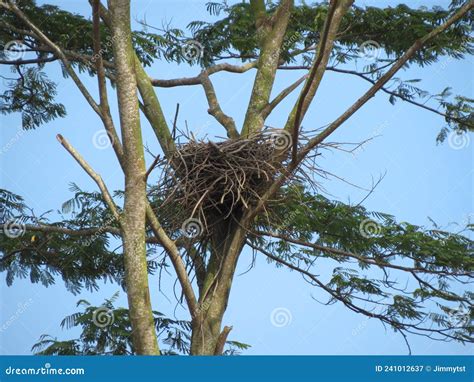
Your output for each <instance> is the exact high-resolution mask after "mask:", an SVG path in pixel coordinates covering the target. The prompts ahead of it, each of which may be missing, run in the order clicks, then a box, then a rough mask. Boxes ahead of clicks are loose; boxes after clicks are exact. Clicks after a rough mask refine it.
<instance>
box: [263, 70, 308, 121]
mask: <svg viewBox="0 0 474 382" xmlns="http://www.w3.org/2000/svg"><path fill="white" fill-rule="evenodd" d="M306 77H308V74H305V75H304V76H303V77H301V78H300V79H298V80H296V81H295V82H294V83H292V84H291V85H290V86H288V87H287V88H285V89H283V90H282V91H281V92H280V93H279V94H278V95H277V96H276V97H275V98H274V99H273V100H272V101H271V102H270V103H269V104H268V105H267V106H265V108H264V109H263V111H262V115H263V118H264V119H266V118H267V117H268V116H269V115H270V113H271V112H272V111H273V109H275V107H277V106H278V105H279V104H280V102H282V101H283V100H284V99H285V98H286V97H288V96H289V95H290V94H291V93H292V92H293V90H295V89H296V88H297V87H298V86H300V85H301V84H302V83H303V81H304V80H305V79H306Z"/></svg>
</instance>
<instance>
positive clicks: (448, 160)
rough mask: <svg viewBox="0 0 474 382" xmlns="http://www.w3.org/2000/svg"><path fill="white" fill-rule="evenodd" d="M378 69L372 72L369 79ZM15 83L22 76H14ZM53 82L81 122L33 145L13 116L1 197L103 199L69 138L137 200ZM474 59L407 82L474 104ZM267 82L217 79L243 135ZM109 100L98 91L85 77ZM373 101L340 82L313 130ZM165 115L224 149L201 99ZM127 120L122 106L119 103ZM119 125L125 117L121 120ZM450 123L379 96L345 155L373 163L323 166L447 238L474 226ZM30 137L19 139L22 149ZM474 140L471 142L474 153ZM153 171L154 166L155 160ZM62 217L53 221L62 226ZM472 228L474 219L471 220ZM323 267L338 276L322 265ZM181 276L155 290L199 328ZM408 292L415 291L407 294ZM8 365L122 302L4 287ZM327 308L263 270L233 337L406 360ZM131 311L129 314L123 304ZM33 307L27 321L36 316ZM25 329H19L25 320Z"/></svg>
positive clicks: (184, 9) (424, 348) (167, 10)
mask: <svg viewBox="0 0 474 382" xmlns="http://www.w3.org/2000/svg"><path fill="white" fill-rule="evenodd" d="M48 3H52V4H55V5H59V6H61V7H62V8H64V9H67V10H69V11H76V12H78V13H81V14H84V15H87V16H89V15H90V9H89V6H88V4H87V2H84V1H77V0H76V1H73V0H69V1H64V0H63V1H48ZM398 3H399V2H398V1H375V0H374V1H356V4H357V5H380V6H382V5H386V4H390V5H396V4H398ZM408 3H409V5H410V6H412V7H416V6H421V5H426V6H432V5H441V6H445V7H446V6H447V5H448V4H449V2H448V1H442V0H439V1H428V0H426V1H410V2H408ZM204 4H205V1H197V0H192V1H170V0H168V1H167V0H163V1H151V0H147V1H144V0H141V1H133V10H132V12H133V16H134V18H135V19H143V18H144V17H145V16H146V20H147V22H148V23H149V24H151V25H156V26H160V25H161V23H162V22H164V21H168V22H172V24H173V25H175V26H177V27H181V28H184V27H185V26H186V25H187V23H189V22H190V21H193V20H209V19H211V18H210V17H209V15H208V14H207V12H206V10H205V5H204ZM362 64H365V63H364V62H360V65H362ZM0 70H1V71H2V73H1V74H2V75H5V74H8V72H7V69H6V68H5V67H4V66H1V67H0ZM148 70H149V73H150V75H151V76H152V77H157V78H175V77H182V76H189V75H195V74H197V73H198V70H199V68H197V67H192V68H189V67H187V66H185V65H180V66H177V65H175V64H166V63H161V62H157V63H155V64H154V65H153V67H152V68H151V69H150V68H149V69H148ZM47 72H48V74H49V75H50V77H51V78H54V79H56V80H57V81H58V82H59V86H58V90H59V98H60V99H61V102H62V103H64V105H65V106H66V108H67V112H68V115H67V117H66V118H64V119H57V120H55V121H53V122H51V123H49V124H47V125H44V126H41V127H40V128H38V129H37V130H34V131H28V132H26V133H24V134H21V133H19V129H20V117H19V115H14V116H7V117H5V116H2V117H0V118H1V120H0V122H1V130H0V137H1V145H0V147H3V146H4V145H5V144H6V143H7V142H11V141H12V140H14V144H13V145H12V146H11V147H10V148H9V150H8V151H7V152H6V153H4V154H3V155H1V156H0V161H1V167H0V182H1V186H0V187H1V188H6V189H8V190H10V191H12V192H15V193H17V194H20V195H22V196H23V197H24V198H25V199H26V202H27V204H28V205H30V206H32V207H33V208H34V211H35V213H37V214H40V213H42V212H44V211H47V210H50V209H54V210H57V209H59V208H60V206H61V204H62V202H63V201H65V200H67V199H69V198H70V197H71V196H72V194H71V193H70V192H69V191H68V184H69V183H70V182H72V181H74V182H75V183H77V184H78V185H79V186H80V187H81V188H83V189H86V190H90V191H92V190H96V187H95V184H94V183H93V182H92V181H91V180H90V179H89V178H88V176H87V175H86V174H85V173H84V172H83V171H82V170H81V169H80V168H79V167H78V165H77V164H76V163H75V162H74V161H73V160H72V158H71V157H70V156H69V155H68V154H67V153H66V152H65V151H64V149H63V148H62V147H61V146H60V145H59V144H58V142H57V141H56V139H55V135H56V134H57V133H61V134H63V135H64V136H65V137H66V138H67V139H68V140H70V142H71V143H72V144H73V145H74V146H75V147H76V148H77V149H78V151H79V152H81V153H82V155H83V156H84V158H86V159H87V160H88V161H89V163H90V164H91V165H92V166H93V167H94V168H95V169H96V170H97V171H98V172H99V173H101V174H102V176H103V178H104V181H105V182H106V184H107V186H108V187H109V189H111V190H113V189H120V188H122V187H123V176H122V174H121V170H120V169H119V167H118V165H117V162H116V159H115V157H114V154H113V152H112V149H111V148H108V149H104V150H99V149H97V148H96V147H94V145H93V137H94V134H95V133H96V132H97V131H99V130H101V129H102V127H101V123H100V121H99V119H98V118H97V117H96V115H95V114H94V113H93V112H92V110H91V109H90V108H89V106H88V105H87V104H86V102H85V101H84V100H83V99H82V98H81V95H80V94H79V92H78V91H77V89H76V88H75V87H74V85H73V83H72V81H71V80H68V79H63V78H62V77H61V76H60V69H59V64H57V63H54V64H51V65H48V69H47ZM473 73H474V72H473V59H472V57H468V58H466V59H464V60H462V61H455V60H449V59H447V58H443V59H442V60H441V61H440V62H438V63H436V64H434V65H432V66H429V67H427V68H423V69H420V68H417V67H412V68H410V69H409V70H406V71H405V72H403V73H402V74H399V75H400V77H403V78H405V79H408V78H422V79H423V82H422V83H421V86H422V87H424V88H425V89H427V90H429V91H432V92H438V91H441V90H442V89H444V88H445V87H447V86H450V87H452V88H453V91H454V93H457V94H463V95H466V96H470V97H471V98H473V97H474V88H473V86H474V77H473ZM253 76H254V72H248V73H246V74H243V75H236V74H216V75H214V76H213V77H212V80H213V82H214V86H215V88H216V92H217V95H218V97H219V99H220V102H221V106H222V108H223V110H224V111H225V112H226V113H228V114H230V115H231V116H232V117H234V119H235V120H236V123H237V125H240V124H241V123H242V121H243V117H244V110H245V107H246V105H247V102H248V97H249V94H250V90H251V85H252V78H253ZM299 76H301V73H296V72H295V73H292V72H284V73H279V74H278V78H277V81H276V86H275V91H276V92H277V91H279V90H281V89H282V88H284V87H285V86H287V85H288V84H290V83H291V82H292V81H293V80H295V79H296V78H298V77H299ZM84 81H85V82H86V84H87V85H88V86H89V87H90V89H92V92H93V94H96V81H95V80H94V79H89V78H86V77H84ZM366 89H367V84H366V83H365V82H363V81H362V80H359V79H355V78H348V77H347V76H344V75H340V74H335V73H327V74H326V75H325V77H324V80H323V83H322V87H321V89H320V91H319V93H318V95H317V97H316V99H315V102H314V103H313V105H312V107H311V109H310V112H309V113H308V115H307V117H306V119H305V121H304V126H305V127H307V126H314V127H319V126H322V125H325V124H327V123H328V122H330V121H332V120H333V119H335V118H336V117H337V116H338V115H339V114H340V113H341V112H343V111H344V110H345V109H346V108H347V107H348V106H349V105H350V104H351V103H352V102H353V101H354V100H356V99H357V98H358V96H359V95H361V94H362V92H363V91H364V90H366ZM157 94H158V96H159V98H160V100H161V103H162V106H163V109H164V112H165V115H166V116H167V118H168V120H172V118H173V116H174V111H175V107H176V103H177V102H179V103H180V106H181V109H180V118H179V126H181V127H184V122H185V120H186V121H187V122H188V125H189V126H190V128H191V129H194V130H195V131H196V130H197V131H199V134H198V136H203V135H204V134H208V135H209V136H211V137H212V136H215V135H218V136H223V135H224V132H223V131H222V129H220V128H219V126H218V125H217V123H216V122H215V121H214V120H213V119H212V117H210V116H208V114H207V112H206V111H207V104H206V101H205V98H204V95H203V91H202V89H201V87H198V86H194V87H185V88H174V89H157ZM293 102H294V97H293V98H291V97H290V98H289V100H287V102H285V103H284V104H282V106H281V107H280V108H278V110H276V111H275V112H274V113H273V114H272V115H271V117H270V118H269V121H268V124H269V125H271V126H274V127H282V125H283V123H284V122H285V121H286V118H285V116H286V115H287V113H288V111H289V109H290V106H291V105H292V104H293ZM111 104H112V106H113V112H114V113H115V112H116V101H115V99H113V98H112V99H111ZM114 115H115V116H116V115H117V114H116V113H115V114H114ZM143 125H144V140H145V142H146V144H147V145H148V146H149V147H150V148H151V150H152V151H154V152H158V151H159V149H158V145H157V142H156V140H155V138H154V136H153V133H152V131H151V129H150V128H149V126H148V125H147V124H146V122H144V123H143ZM442 126H443V119H442V117H440V116H436V115H434V114H431V113H429V112H427V111H423V110H419V109H417V108H416V107H414V106H411V105H408V104H403V103H401V102H398V103H397V104H396V105H395V106H392V105H391V104H390V103H389V102H388V99H387V97H386V95H378V96H376V97H375V98H373V99H372V100H371V101H370V102H369V104H367V105H366V106H364V107H363V108H362V110H360V111H359V112H358V113H357V115H356V116H354V117H352V118H351V119H350V120H349V121H348V122H346V123H345V124H344V125H343V126H342V127H341V128H340V129H339V130H338V132H337V133H336V134H334V136H333V137H331V139H330V140H331V141H339V142H360V141H363V140H365V139H367V138H370V137H373V136H374V135H377V136H378V137H377V138H375V139H374V140H372V141H371V142H370V143H368V144H367V145H366V146H365V147H364V149H363V150H360V151H358V152H357V153H355V154H347V153H340V152H334V153H328V154H326V155H325V157H324V158H321V160H320V165H321V166H322V167H323V168H325V169H326V170H328V171H330V172H331V173H333V174H335V175H337V177H339V178H342V179H345V180H346V181H348V182H350V183H354V184H357V185H358V186H361V187H365V188H369V187H370V186H371V183H372V179H373V178H378V176H379V175H381V174H384V173H386V176H385V178H384V180H383V181H382V183H381V184H380V185H379V186H378V187H377V189H376V190H375V192H374V193H373V194H372V195H371V196H370V197H369V198H368V199H367V200H366V201H365V202H364V205H365V206H366V207H367V208H368V209H371V210H377V211H384V212H388V213H391V214H393V215H395V216H396V217H397V219H399V220H400V221H409V222H411V223H415V224H420V225H430V222H429V220H428V217H430V218H432V219H434V220H435V221H436V222H437V223H438V224H440V225H443V226H445V227H447V226H448V225H449V224H450V223H452V222H463V221H464V222H466V219H467V218H468V217H469V215H470V216H471V217H472V216H474V205H473V199H472V195H473V180H474V178H473V159H474V151H473V147H474V143H473V142H470V143H469V144H468V145H466V147H464V148H462V149H460V150H455V149H453V148H452V147H450V145H449V144H448V143H447V142H446V143H445V144H443V145H436V142H435V138H436V135H437V134H438V132H439V131H440V129H441V127H442ZM15 137H17V138H15ZM472 139H474V137H471V140H472ZM148 160H149V158H148ZM322 182H323V185H324V187H325V188H326V190H327V192H328V194H329V196H330V197H332V198H334V199H338V200H341V201H344V202H348V201H351V202H358V201H359V200H361V199H362V198H363V197H364V196H365V192H363V191H361V190H359V189H357V188H355V187H353V186H350V185H348V184H347V183H345V182H342V181H340V180H338V179H336V178H334V179H329V180H324V181H323V180H322ZM54 216H55V214H54V213H53V214H52V215H51V217H54ZM471 220H472V218H471ZM250 263H251V254H250V253H249V252H245V253H244V254H243V255H242V257H241V259H240V262H239V266H238V271H237V273H236V274H238V275H239V274H241V273H243V272H245V271H246V270H247V268H248V266H249V264H250ZM321 266H322V267H324V266H325V264H321ZM173 281H174V275H168V276H165V280H164V288H163V290H164V291H165V292H167V295H165V294H163V293H161V292H160V291H159V290H158V280H157V277H151V279H150V285H151V289H152V302H153V307H154V309H156V310H159V311H161V312H164V313H166V314H168V315H170V316H172V315H174V314H176V316H177V317H180V318H187V316H186V314H185V310H184V309H183V308H182V307H180V306H178V307H176V302H175V300H174V297H173V294H172V293H170V290H171V289H170V287H171V286H172V283H173ZM400 281H401V282H403V280H400ZM0 282H1V284H0V296H1V299H0V327H1V326H2V325H3V324H4V323H6V322H9V324H8V328H7V329H6V330H2V331H0V354H31V351H30V349H31V346H32V345H33V344H34V343H35V342H36V341H37V340H38V338H39V336H40V335H41V334H44V333H48V334H51V335H53V336H57V337H58V338H60V339H68V338H73V337H74V336H75V335H77V332H74V331H62V330H61V329H60V328H59V323H60V321H61V319H62V318H63V317H64V316H66V315H68V314H71V313H73V312H75V311H76V306H75V305H76V302H77V301H78V300H79V299H80V298H85V299H87V300H89V301H90V302H91V303H93V304H95V305H100V304H101V303H102V302H103V300H104V298H107V297H110V296H111V295H112V294H113V293H114V292H115V291H117V290H119V289H120V288H119V287H118V286H117V285H111V284H105V285H103V287H101V289H100V291H99V292H97V293H89V292H85V291H84V292H83V293H81V295H80V296H74V295H72V294H70V293H69V292H67V291H66V290H65V288H64V284H63V283H62V281H61V280H58V281H57V284H56V285H55V286H53V287H49V288H45V287H43V286H42V285H39V284H31V283H30V282H29V280H28V279H26V280H15V282H14V284H13V286H12V287H10V288H8V287H7V286H6V284H5V281H4V275H2V276H1V280H0ZM323 298H324V295H323V294H322V293H321V292H319V291H316V290H314V288H312V287H310V286H309V285H308V284H306V283H305V281H304V280H303V279H302V278H301V277H300V276H298V275H297V274H296V273H295V272H289V271H286V270H284V269H282V268H278V269H276V268H275V267H274V266H273V265H269V264H267V262H266V260H265V259H263V258H262V257H258V256H257V260H256V263H255V266H254V268H253V269H252V270H251V271H250V272H248V273H245V274H243V275H240V276H237V277H236V278H235V281H234V285H233V288H232V292H231V296H230V302H229V308H228V310H227V313H226V315H225V318H224V324H225V325H232V326H233V328H234V329H233V331H232V332H231V335H230V339H233V340H238V341H241V342H245V343H248V344H250V345H252V347H251V348H250V349H249V350H247V351H246V352H245V354H406V353H407V350H406V347H405V345H404V342H403V339H402V338H401V336H400V335H396V334H394V333H393V331H391V330H390V329H385V328H384V327H383V326H382V325H381V324H380V323H379V322H376V321H373V320H368V319H367V318H365V317H363V316H359V315H357V314H355V313H352V312H350V311H348V310H347V309H346V308H344V307H343V306H342V305H341V304H335V305H331V306H324V305H321V304H319V303H318V302H317V301H315V299H323ZM120 304H121V305H122V306H126V298H125V294H124V293H123V291H121V294H120ZM22 307H23V308H22ZM275 309H280V310H282V311H284V312H285V314H286V315H287V318H289V319H288V322H287V325H285V326H283V327H278V326H275V325H273V324H272V321H271V315H272V312H274V311H275ZM12 317H13V320H12V319H11V318H12ZM410 343H411V345H412V350H413V353H414V354H468V353H472V349H469V348H468V347H466V346H462V345H460V344H456V343H443V342H431V341H429V340H427V339H425V338H419V337H415V336H412V337H411V338H410Z"/></svg>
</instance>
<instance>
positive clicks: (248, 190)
mask: <svg viewBox="0 0 474 382" xmlns="http://www.w3.org/2000/svg"><path fill="white" fill-rule="evenodd" d="M290 146H291V136H290V135H289V134H288V133H287V132H286V131H283V130H270V131H268V130H267V131H265V132H263V133H261V134H259V135H256V136H253V137H252V138H248V139H234V140H232V139H231V140H226V141H222V142H210V141H196V140H190V141H189V142H187V143H186V144H183V145H181V146H178V148H177V150H176V152H175V154H174V156H173V158H172V159H171V160H168V162H167V163H166V165H165V169H164V171H163V172H162V178H161V180H160V182H159V185H160V186H159V188H158V194H159V196H160V197H159V199H160V200H161V202H160V203H159V204H160V210H161V215H162V214H163V213H164V214H165V215H167V216H166V219H165V220H166V221H167V225H168V228H171V229H172V230H175V229H178V230H181V232H182V233H184V234H185V235H186V236H188V237H196V236H198V235H203V234H206V235H210V234H211V233H212V228H213V227H215V226H216V225H218V224H220V223H221V222H222V221H223V220H226V219H229V218H235V217H237V216H239V215H241V214H242V213H243V211H244V210H245V209H248V208H251V207H252V206H253V205H255V204H256V203H257V202H258V200H259V199H260V198H261V196H262V194H263V193H264V192H265V191H266V190H267V189H268V187H269V185H270V184H271V183H272V182H273V180H274V179H275V177H276V176H278V174H280V173H281V170H282V166H283V164H282V163H284V160H285V158H286V157H287V153H288V149H289V148H290Z"/></svg>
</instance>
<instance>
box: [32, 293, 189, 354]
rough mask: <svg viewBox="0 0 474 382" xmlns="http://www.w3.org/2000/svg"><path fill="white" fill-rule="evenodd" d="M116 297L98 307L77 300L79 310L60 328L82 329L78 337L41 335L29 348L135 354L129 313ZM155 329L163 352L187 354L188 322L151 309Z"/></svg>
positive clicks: (38, 351)
mask: <svg viewBox="0 0 474 382" xmlns="http://www.w3.org/2000/svg"><path fill="white" fill-rule="evenodd" d="M117 297H118V293H115V294H114V295H113V296H112V298H110V299H107V300H105V302H104V304H102V305H101V306H92V305H91V304H90V303H89V302H88V301H86V300H80V301H78V303H77V306H78V307H81V308H83V310H82V311H79V312H76V313H73V314H71V315H69V316H67V317H65V318H64V319H63V320H62V322H61V327H62V328H63V329H64V328H65V329H71V328H75V327H78V328H80V329H81V334H80V336H79V338H76V339H72V340H68V341H58V340H57V339H55V338H53V337H51V336H49V335H47V334H44V335H42V336H41V337H40V339H39V341H38V342H37V343H36V344H35V345H33V347H32V351H33V352H34V353H35V354H37V355H129V354H134V349H133V343H132V337H131V333H132V328H131V324H130V318H129V312H128V309H126V308H116V307H114V302H115V300H116V299H117ZM153 319H154V322H155V328H156V332H157V335H158V336H159V338H161V337H162V336H164V340H163V343H165V344H166V345H168V346H167V347H166V348H164V349H163V350H162V354H166V355H176V354H188V353H189V340H190V336H189V331H190V329H191V323H190V322H189V321H182V320H173V319H170V318H166V317H165V316H164V315H163V314H161V313H160V312H157V311H153Z"/></svg>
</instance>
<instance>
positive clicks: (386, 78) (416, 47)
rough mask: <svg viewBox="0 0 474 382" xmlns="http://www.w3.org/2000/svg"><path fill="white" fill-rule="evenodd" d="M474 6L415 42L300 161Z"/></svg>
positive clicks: (306, 149) (469, 5)
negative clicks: (419, 52)
mask: <svg viewBox="0 0 474 382" xmlns="http://www.w3.org/2000/svg"><path fill="white" fill-rule="evenodd" d="M472 8H474V0H470V1H468V2H467V3H466V4H464V5H463V6H462V7H461V8H459V9H458V11H457V12H456V13H455V14H454V15H453V16H451V17H450V18H449V19H448V20H447V21H446V22H445V23H443V24H441V25H440V26H438V27H437V28H435V29H433V30H432V31H431V32H430V33H428V34H426V35H425V36H424V37H422V38H420V39H418V40H417V41H415V42H414V43H413V45H412V46H411V47H410V48H409V49H408V50H407V51H406V52H405V53H404V54H403V55H402V56H401V57H400V58H399V59H398V60H397V61H396V62H395V63H394V64H393V65H392V66H391V68H390V69H389V70H388V71H387V72H386V73H385V74H384V75H383V76H382V77H380V78H379V79H378V80H377V82H376V83H375V84H374V85H373V86H372V87H371V88H370V89H369V90H368V91H367V92H366V93H365V94H364V95H363V96H362V97H360V98H359V99H358V100H357V101H356V102H355V103H354V104H353V105H352V106H351V107H350V108H349V109H347V110H346V111H345V112H344V113H343V114H342V115H341V116H340V117H339V118H337V119H336V120H335V121H334V122H332V123H331V124H330V125H329V126H328V127H327V128H326V129H324V131H322V132H321V133H320V134H318V135H317V136H316V137H314V138H312V139H311V140H310V141H309V142H308V143H307V144H306V146H305V147H304V148H303V149H302V150H301V152H300V153H299V154H298V157H299V158H298V161H301V160H302V159H303V158H304V157H305V156H306V154H307V153H308V152H309V151H310V150H311V149H312V148H313V147H315V146H316V145H318V144H319V143H321V142H322V141H323V140H324V139H326V138H327V137H328V136H329V135H331V134H332V133H333V132H334V131H335V130H336V129H337V128H338V127H339V126H341V125H342V124H343V123H344V122H345V121H347V120H348V119H349V118H350V117H351V116H352V115H353V114H354V113H355V112H356V111H357V110H359V109H360V108H361V107H362V106H363V105H365V103H366V102H367V101H368V100H369V99H370V98H372V97H373V96H374V95H375V93H377V92H378V91H379V90H380V89H381V88H382V87H383V85H385V84H386V83H387V82H388V81H389V80H390V79H391V78H392V77H393V76H394V75H395V73H397V72H398V71H399V70H400V69H401V68H402V67H403V66H404V65H405V64H406V63H407V61H408V60H409V59H410V58H412V57H413V56H414V55H415V54H416V53H417V52H418V51H419V50H420V49H421V48H423V46H424V45H425V44H426V43H427V42H428V41H430V40H431V39H433V38H434V37H436V36H438V35H439V34H440V33H442V32H444V31H445V30H446V29H448V28H449V27H450V26H451V25H453V24H454V23H455V22H457V21H459V20H460V19H461V18H463V17H464V15H465V14H466V13H467V12H469V11H470V10H471V9H472Z"/></svg>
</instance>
